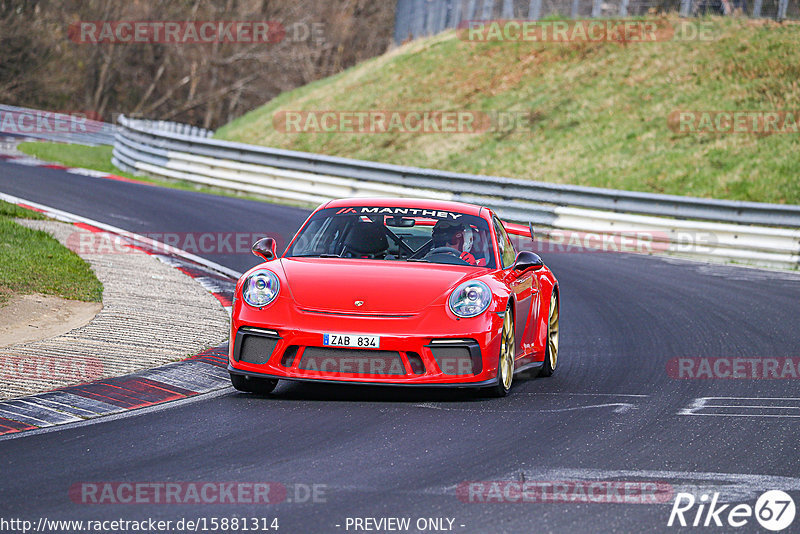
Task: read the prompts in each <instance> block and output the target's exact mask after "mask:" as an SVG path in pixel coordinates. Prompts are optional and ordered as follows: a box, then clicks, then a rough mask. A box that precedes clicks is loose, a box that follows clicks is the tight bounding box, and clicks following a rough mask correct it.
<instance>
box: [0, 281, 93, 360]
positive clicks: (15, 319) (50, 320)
mask: <svg viewBox="0 0 800 534" xmlns="http://www.w3.org/2000/svg"><path fill="white" fill-rule="evenodd" d="M102 308H103V305H102V304H100V303H99V302H81V301H78V300H67V299H62V298H60V297H53V296H48V295H40V294H33V295H16V296H13V297H11V298H10V299H9V301H8V302H6V303H5V304H4V305H2V307H0V347H7V346H9V345H14V344H17V343H27V342H30V341H39V340H42V339H47V338H51V337H55V336H59V335H61V334H65V333H67V332H69V331H70V330H74V329H76V328H80V327H81V326H84V325H86V324H88V323H89V321H91V320H92V319H94V316H95V315H97V313H98V312H99V311H100V310H101V309H102Z"/></svg>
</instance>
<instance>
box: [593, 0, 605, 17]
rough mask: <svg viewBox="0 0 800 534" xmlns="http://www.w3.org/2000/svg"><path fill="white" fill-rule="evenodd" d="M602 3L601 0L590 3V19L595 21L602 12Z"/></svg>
mask: <svg viewBox="0 0 800 534" xmlns="http://www.w3.org/2000/svg"><path fill="white" fill-rule="evenodd" d="M602 4H603V1H602V0H594V1H593V2H592V18H593V19H596V18H597V17H599V16H600V14H601V13H602V12H603V5H602Z"/></svg>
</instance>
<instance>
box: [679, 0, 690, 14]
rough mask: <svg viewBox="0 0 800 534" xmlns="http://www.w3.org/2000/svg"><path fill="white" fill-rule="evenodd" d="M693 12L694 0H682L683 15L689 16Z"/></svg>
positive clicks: (681, 12)
mask: <svg viewBox="0 0 800 534" xmlns="http://www.w3.org/2000/svg"><path fill="white" fill-rule="evenodd" d="M691 13H692V0H681V11H680V15H681V17H688V16H689V15H691Z"/></svg>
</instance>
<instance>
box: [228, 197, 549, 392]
mask: <svg viewBox="0 0 800 534" xmlns="http://www.w3.org/2000/svg"><path fill="white" fill-rule="evenodd" d="M532 232H533V230H532V228H531V227H530V226H528V227H525V226H521V225H513V224H504V223H503V222H502V221H500V219H499V218H498V217H497V216H496V215H495V214H494V213H493V212H492V210H490V209H488V208H485V207H481V206H474V205H470V204H462V203H457V202H444V201H433V200H418V199H364V198H355V199H346V200H335V201H331V202H327V203H325V204H323V205H322V206H320V207H319V208H317V210H316V211H314V213H312V214H311V216H310V217H309V218H308V220H307V221H306V222H305V224H303V226H302V228H300V231H299V232H297V235H295V237H294V238H293V239H292V241H291V243H290V244H289V246H288V248H287V250H286V252H285V253H284V255H283V256H282V257H280V258H278V257H276V250H275V249H276V244H275V241H274V240H273V239H272V238H269V237H268V238H265V239H262V240H260V241H258V242H256V243H255V244H254V245H253V253H254V254H257V255H259V256H261V257H263V258H264V260H266V262H265V263H262V264H260V265H258V266H256V267H254V268H252V269H250V270H249V271H248V272H246V273H245V274H244V275H243V276H242V278H241V279H240V280H239V281H238V283H237V284H236V294H235V297H234V302H233V314H232V319H231V343H230V352H229V365H228V371H229V372H230V375H231V381H232V382H233V386H234V387H235V388H236V389H238V390H240V391H247V392H254V393H269V392H270V391H272V390H273V389H274V388H275V386H276V385H277V383H278V380H279V379H286V380H309V381H327V382H336V383H346V384H384V385H399V386H450V387H471V388H486V389H487V390H488V391H489V392H490V393H491V394H493V395H497V396H504V395H506V394H507V393H508V391H509V389H510V388H511V382H512V380H513V377H514V373H515V372H519V371H522V370H527V369H539V374H540V375H544V376H550V375H552V374H553V371H555V369H556V364H557V363H558V317H559V297H558V282H557V280H556V278H555V276H553V273H552V272H551V271H550V270H549V269H548V268H547V267H546V266H545V265H544V264H543V263H542V260H541V258H539V256H537V255H536V254H534V253H533V252H530V251H522V252H519V253H517V252H516V251H515V250H514V246H513V243H512V240H511V239H510V238H509V234H516V235H520V236H526V237H529V236H531V235H532Z"/></svg>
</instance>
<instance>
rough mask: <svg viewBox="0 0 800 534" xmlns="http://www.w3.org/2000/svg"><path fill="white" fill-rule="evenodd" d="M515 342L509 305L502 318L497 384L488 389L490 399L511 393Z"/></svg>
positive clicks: (512, 316)
mask: <svg viewBox="0 0 800 534" xmlns="http://www.w3.org/2000/svg"><path fill="white" fill-rule="evenodd" d="M515 356H516V342H515V340H514V313H513V312H512V311H511V304H510V303H509V305H508V308H507V309H506V313H505V315H504V316H503V333H502V335H501V341H500V357H499V359H498V362H497V383H496V384H495V385H494V386H492V387H490V388H488V389H489V391H488V393H489V395H491V396H492V397H505V396H506V395H508V392H509V391H511V383H512V382H513V381H514V359H515Z"/></svg>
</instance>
